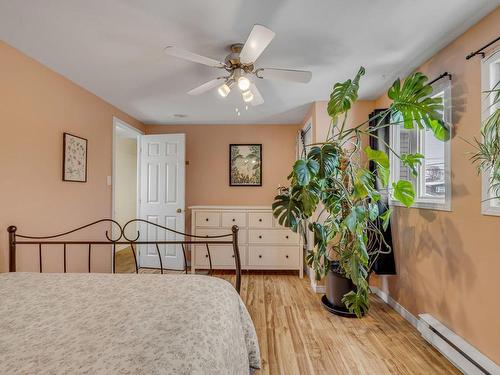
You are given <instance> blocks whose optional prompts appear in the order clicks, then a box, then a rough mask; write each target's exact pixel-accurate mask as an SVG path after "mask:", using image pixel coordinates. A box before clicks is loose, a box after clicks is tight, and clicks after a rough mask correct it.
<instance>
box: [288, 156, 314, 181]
mask: <svg viewBox="0 0 500 375" xmlns="http://www.w3.org/2000/svg"><path fill="white" fill-rule="evenodd" d="M318 171H319V164H318V162H317V161H316V160H311V159H307V160H304V159H300V160H297V161H296V162H295V164H294V166H293V174H294V176H295V178H296V179H297V183H298V184H299V185H301V186H306V185H307V184H309V181H311V179H312V178H313V177H314V176H315V175H316V173H318Z"/></svg>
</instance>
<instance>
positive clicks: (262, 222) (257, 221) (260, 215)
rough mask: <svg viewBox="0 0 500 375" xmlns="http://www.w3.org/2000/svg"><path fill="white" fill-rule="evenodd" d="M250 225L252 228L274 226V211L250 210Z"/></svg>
mask: <svg viewBox="0 0 500 375" xmlns="http://www.w3.org/2000/svg"><path fill="white" fill-rule="evenodd" d="M248 226H249V227H250V228H272V226H273V213H272V212H249V213H248Z"/></svg>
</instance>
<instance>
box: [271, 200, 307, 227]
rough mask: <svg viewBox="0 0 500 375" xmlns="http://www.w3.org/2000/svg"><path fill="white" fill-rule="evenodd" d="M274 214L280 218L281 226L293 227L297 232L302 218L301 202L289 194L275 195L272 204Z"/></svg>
mask: <svg viewBox="0 0 500 375" xmlns="http://www.w3.org/2000/svg"><path fill="white" fill-rule="evenodd" d="M272 208H273V215H274V217H275V218H276V219H278V223H279V224H280V225H281V226H284V227H287V228H290V229H292V231H294V232H296V231H297V228H298V224H299V221H300V219H301V218H302V206H301V202H300V201H298V200H296V199H294V198H293V197H292V196H290V195H287V194H280V195H277V196H276V197H274V202H273V205H272Z"/></svg>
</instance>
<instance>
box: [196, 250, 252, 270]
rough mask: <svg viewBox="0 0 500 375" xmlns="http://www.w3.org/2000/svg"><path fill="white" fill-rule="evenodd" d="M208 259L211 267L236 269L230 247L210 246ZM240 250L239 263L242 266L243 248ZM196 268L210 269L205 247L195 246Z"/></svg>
mask: <svg viewBox="0 0 500 375" xmlns="http://www.w3.org/2000/svg"><path fill="white" fill-rule="evenodd" d="M209 248H210V257H211V258H212V267H213V268H215V267H227V268H232V269H235V268H236V263H235V262H234V251H233V247H232V246H231V245H217V246H215V245H212V246H210V245H209ZM239 250H240V263H241V264H243V259H245V248H244V247H242V248H240V249H239ZM195 262H196V267H206V268H209V267H210V262H209V259H208V252H207V248H206V247H205V246H196V255H195Z"/></svg>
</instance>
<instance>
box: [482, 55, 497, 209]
mask: <svg viewBox="0 0 500 375" xmlns="http://www.w3.org/2000/svg"><path fill="white" fill-rule="evenodd" d="M499 80H500V50H498V51H496V52H494V53H492V54H491V55H490V56H489V57H488V58H486V59H484V60H483V61H482V63H481V92H482V93H484V92H485V91H489V90H492V89H493V88H494V87H495V85H496V84H497V82H498V81H499ZM497 88H498V87H497ZM481 96H482V98H481V120H482V121H485V120H486V119H487V118H488V117H489V116H490V115H492V114H493V112H494V111H496V110H497V109H498V108H499V103H496V104H495V105H493V95H485V94H481ZM490 176H491V172H490V171H485V172H484V173H483V176H482V192H483V193H482V204H481V212H482V213H483V214H485V215H498V216H500V199H492V198H494V195H493V193H492V191H491V189H490Z"/></svg>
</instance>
